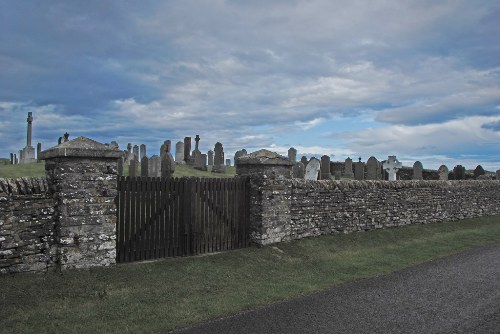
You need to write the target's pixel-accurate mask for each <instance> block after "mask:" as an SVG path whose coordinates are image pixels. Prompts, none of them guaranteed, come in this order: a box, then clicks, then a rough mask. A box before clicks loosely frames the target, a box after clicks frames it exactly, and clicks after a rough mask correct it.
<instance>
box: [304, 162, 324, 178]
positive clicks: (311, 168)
mask: <svg viewBox="0 0 500 334" xmlns="http://www.w3.org/2000/svg"><path fill="white" fill-rule="evenodd" d="M320 169H321V163H320V162H319V160H318V159H316V158H311V160H309V162H308V163H307V166H306V175H305V177H304V179H306V180H313V181H316V180H317V179H318V173H319V171H320Z"/></svg>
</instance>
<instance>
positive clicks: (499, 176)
mask: <svg viewBox="0 0 500 334" xmlns="http://www.w3.org/2000/svg"><path fill="white" fill-rule="evenodd" d="M496 175H497V180H500V169H497V172H496Z"/></svg>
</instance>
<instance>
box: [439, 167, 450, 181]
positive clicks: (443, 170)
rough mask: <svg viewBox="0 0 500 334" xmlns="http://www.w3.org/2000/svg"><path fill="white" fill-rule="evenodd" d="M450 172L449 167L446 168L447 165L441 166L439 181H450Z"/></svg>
mask: <svg viewBox="0 0 500 334" xmlns="http://www.w3.org/2000/svg"><path fill="white" fill-rule="evenodd" d="M449 172H450V171H449V170H448V167H446V166H445V165H441V166H439V169H438V174H439V179H440V180H443V181H448V173H449Z"/></svg>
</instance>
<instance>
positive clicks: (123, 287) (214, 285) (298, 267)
mask: <svg viewBox="0 0 500 334" xmlns="http://www.w3.org/2000/svg"><path fill="white" fill-rule="evenodd" d="M494 242H500V216H495V217H484V218H478V219H469V220H463V221H460V222H449V223H441V224H429V225H414V226H407V227H401V228H391V229H385V230H377V231H371V232H364V233H352V234H341V235H330V236H323V237H318V238H311V239H304V240H298V241H293V242H288V243H282V244H278V245H275V246H269V247H261V248H257V247H250V248H246V249H241V250H237V251H231V252H226V253H220V254H214V255H210V256H202V257H190V258H171V259H165V260H161V261H156V262H149V263H133V264H120V265H116V266H114V267H111V268H99V269H92V270H74V271H66V272H63V273H62V274H57V273H53V272H50V273H47V274H29V273H23V274H17V275H4V276H0V287H1V288H0V332H1V333H158V332H164V331H167V330H170V329H174V328H178V327H183V326H188V325H191V324H194V323H197V322H200V321H204V320H207V319H211V318H217V317H221V316H227V315H230V314H234V313H238V312H241V311H243V310H248V309H253V308H256V307H259V306H262V305H267V304H270V303H274V302H277V301H280V300H284V299H289V298H293V297H296V296H299V295H302V294H307V293H311V292H313V291H317V290H321V289H326V288H329V287H332V286H335V285H338V284H342V283H345V282H351V281H355V280H359V279H362V278H366V277H371V276H375V275H381V274H385V273H389V272H392V271H395V270H399V269H402V268H405V267H409V266H413V265H416V264H419V263H422V262H425V261H430V260H432V259H436V258H439V257H443V256H446V255H450V254H453V253H457V252H460V251H463V250H465V249H468V248H471V247H477V246H481V245H486V244H489V243H494Z"/></svg>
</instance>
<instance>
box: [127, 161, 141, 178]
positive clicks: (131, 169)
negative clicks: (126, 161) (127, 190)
mask: <svg viewBox="0 0 500 334" xmlns="http://www.w3.org/2000/svg"><path fill="white" fill-rule="evenodd" d="M138 164H139V162H138V161H137V160H135V159H132V160H131V161H130V165H129V166H128V176H130V177H136V176H137V169H138V168H137V167H138Z"/></svg>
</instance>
